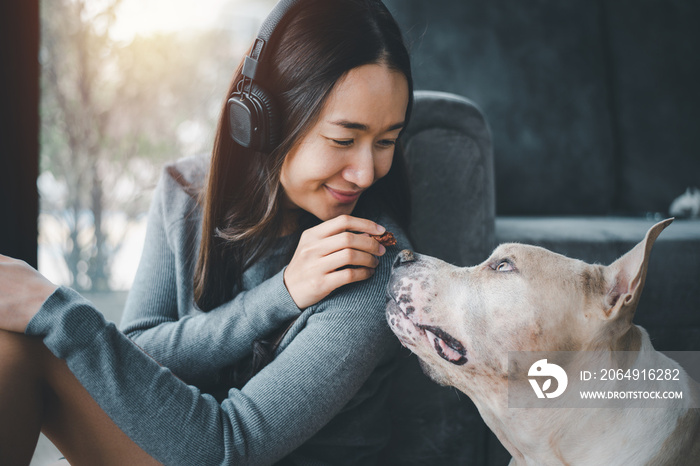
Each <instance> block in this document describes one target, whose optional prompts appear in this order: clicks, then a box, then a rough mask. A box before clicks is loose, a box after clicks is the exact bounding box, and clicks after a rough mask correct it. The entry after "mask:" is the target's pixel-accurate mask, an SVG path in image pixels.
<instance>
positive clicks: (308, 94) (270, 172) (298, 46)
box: [194, 0, 413, 311]
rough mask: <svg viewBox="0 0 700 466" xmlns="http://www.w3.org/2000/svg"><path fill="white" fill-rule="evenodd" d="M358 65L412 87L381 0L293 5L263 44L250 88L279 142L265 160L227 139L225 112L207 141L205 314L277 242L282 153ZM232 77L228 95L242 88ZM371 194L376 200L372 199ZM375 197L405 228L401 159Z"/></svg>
mask: <svg viewBox="0 0 700 466" xmlns="http://www.w3.org/2000/svg"><path fill="white" fill-rule="evenodd" d="M366 64H385V65H386V66H388V67H389V68H391V69H394V70H397V71H399V72H401V73H402V74H403V75H404V76H405V77H406V80H407V81H408V90H409V96H408V97H409V103H408V109H407V111H406V123H408V119H409V116H410V112H411V108H412V104H413V81H412V77H411V69H410V61H409V55H408V51H407V50H406V47H405V45H404V42H403V39H402V36H401V32H400V30H399V27H398V25H397V24H396V22H395V20H394V18H393V17H392V16H391V14H390V13H389V11H388V10H387V8H386V7H385V6H384V5H383V4H382V3H381V2H380V1H379V0H332V1H329V0H301V1H300V2H298V4H297V5H296V6H295V7H294V8H293V9H292V10H291V11H289V12H288V13H287V15H286V16H285V18H284V20H283V21H282V23H280V24H279V25H278V27H277V28H276V30H275V32H274V34H273V35H272V37H271V38H270V43H269V44H268V46H267V50H266V52H265V56H264V58H263V60H262V61H261V62H260V64H259V67H260V68H259V72H258V75H261V77H260V78H259V79H257V81H258V82H259V84H260V85H261V86H262V87H264V88H265V89H267V90H268V91H269V92H271V93H272V94H273V95H274V96H275V97H276V99H277V103H278V105H279V108H280V111H281V114H282V143H281V144H280V145H279V147H277V148H276V149H275V150H273V151H272V153H270V154H263V153H257V152H253V151H251V150H249V149H245V148H243V147H241V146H239V145H237V144H236V143H235V142H233V140H232V139H231V137H230V136H229V133H228V114H227V110H226V105H225V104H224V109H223V111H222V112H221V117H220V119H219V124H218V128H217V132H216V139H215V141H214V149H213V152H212V158H211V164H210V168H209V174H208V178H207V183H206V185H205V188H204V190H203V192H202V195H201V198H200V202H201V203H202V206H203V221H202V238H201V243H200V251H199V258H198V260H197V264H196V267H195V273H194V297H195V302H196V303H197V305H198V306H199V308H200V309H201V310H203V311H209V310H211V309H213V308H214V307H216V306H218V305H220V304H222V303H223V302H225V301H227V300H230V299H231V298H232V295H233V288H234V287H233V285H234V284H236V283H238V284H240V282H241V278H242V275H243V272H244V271H245V270H246V269H247V268H248V267H249V266H250V265H252V264H253V263H254V262H255V261H256V260H258V259H259V258H260V257H261V256H263V255H264V254H265V253H266V252H267V251H268V250H269V248H270V247H271V246H272V244H273V243H274V242H275V240H276V238H278V237H279V236H280V235H281V233H282V227H283V225H282V211H281V200H282V187H281V184H280V181H279V178H280V170H281V167H282V163H283V161H284V158H285V156H286V154H287V153H288V152H289V151H290V149H291V148H292V147H293V146H294V145H295V144H296V143H297V141H299V139H300V138H301V137H303V135H304V134H305V133H306V131H308V130H309V129H310V128H311V127H312V126H313V124H314V123H315V122H316V120H317V119H318V117H319V115H320V113H321V110H322V107H323V105H324V103H325V101H326V99H327V97H328V95H329V94H330V92H331V90H332V89H333V86H334V85H335V83H336V82H337V81H338V80H339V79H340V78H341V77H342V76H344V75H345V74H346V73H347V72H348V71H350V70H351V69H353V68H356V67H358V66H362V65H366ZM241 76H242V75H241V68H240V66H239V68H238V70H237V71H236V73H235V74H234V77H233V80H232V82H231V85H230V88H229V94H228V95H231V94H232V93H233V92H234V91H235V88H236V85H237V83H238V82H239V81H240V79H241ZM370 191H374V192H375V194H374V195H373V194H371V193H370ZM370 195H373V196H375V195H376V196H378V197H380V198H382V199H383V200H384V201H385V203H386V204H387V206H388V208H389V209H390V214H391V215H392V217H394V218H395V219H396V221H398V222H399V224H404V226H405V224H406V223H407V222H408V219H409V194H408V183H407V181H406V175H405V171H404V161H403V153H402V150H401V148H400V146H399V145H397V147H396V151H395V153H394V159H393V163H392V167H391V170H390V171H389V173H388V174H387V175H386V176H385V177H384V178H383V179H381V180H380V181H378V182H377V183H375V185H374V186H372V187H371V188H370V190H368V192H366V193H365V194H364V195H363V198H364V197H366V196H370Z"/></svg>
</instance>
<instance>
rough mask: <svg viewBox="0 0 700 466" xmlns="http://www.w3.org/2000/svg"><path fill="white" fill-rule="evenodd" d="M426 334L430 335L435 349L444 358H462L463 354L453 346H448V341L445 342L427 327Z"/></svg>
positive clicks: (453, 359) (453, 360) (452, 359)
mask: <svg viewBox="0 0 700 466" xmlns="http://www.w3.org/2000/svg"><path fill="white" fill-rule="evenodd" d="M425 334H426V335H427V336H428V339H429V340H431V341H432V342H433V346H435V351H437V352H438V354H439V355H440V356H442V357H443V358H444V359H447V360H448V361H450V362H457V361H459V360H460V359H461V358H462V355H461V354H459V352H458V351H456V350H453V349H452V348H450V347H449V346H447V343H445V342H444V341H443V340H442V338H440V337H438V336H437V335H435V334H434V333H433V332H431V331H430V330H427V329H426V330H425Z"/></svg>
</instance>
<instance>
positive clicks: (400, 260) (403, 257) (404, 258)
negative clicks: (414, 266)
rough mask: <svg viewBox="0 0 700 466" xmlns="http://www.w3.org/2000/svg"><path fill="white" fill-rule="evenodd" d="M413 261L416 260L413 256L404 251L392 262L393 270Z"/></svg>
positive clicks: (408, 251)
mask: <svg viewBox="0 0 700 466" xmlns="http://www.w3.org/2000/svg"><path fill="white" fill-rule="evenodd" d="M415 260H416V258H415V256H414V255H413V252H412V251H410V250H409V249H404V250H403V251H401V252H400V253H399V254H398V255H397V256H396V260H394V268H396V267H401V266H402V265H404V264H407V263H409V262H413V261H415Z"/></svg>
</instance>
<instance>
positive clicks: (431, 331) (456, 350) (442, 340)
mask: <svg viewBox="0 0 700 466" xmlns="http://www.w3.org/2000/svg"><path fill="white" fill-rule="evenodd" d="M417 327H418V328H420V329H421V330H423V331H424V332H425V335H426V336H427V337H428V340H429V341H430V342H431V343H432V344H433V347H434V348H435V351H436V352H437V354H438V355H439V356H440V357H441V358H442V359H444V360H445V361H448V362H451V363H452V364H456V365H458V366H461V365H463V364H466V362H467V356H466V355H467V350H466V349H464V346H463V345H462V344H461V343H460V342H459V341H458V340H457V339H455V338H454V337H453V336H452V335H450V334H449V333H447V332H445V331H444V330H442V329H441V328H439V327H433V326H429V325H417Z"/></svg>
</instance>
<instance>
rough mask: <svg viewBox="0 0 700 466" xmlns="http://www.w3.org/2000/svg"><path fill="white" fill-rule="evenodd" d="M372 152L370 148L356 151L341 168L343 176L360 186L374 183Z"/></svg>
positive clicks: (366, 186) (368, 185)
mask: <svg viewBox="0 0 700 466" xmlns="http://www.w3.org/2000/svg"><path fill="white" fill-rule="evenodd" d="M374 171H375V170H374V154H373V152H372V150H371V149H367V150H362V151H358V153H357V154H355V156H354V157H353V158H352V160H351V161H350V163H349V164H348V165H347V166H346V167H345V169H344V170H343V178H345V180H346V181H349V182H351V183H353V184H354V185H356V186H358V187H360V188H369V187H370V186H372V184H373V183H374V176H375V173H374Z"/></svg>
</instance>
